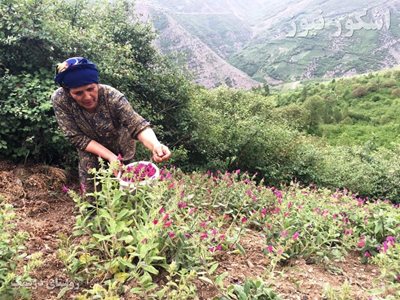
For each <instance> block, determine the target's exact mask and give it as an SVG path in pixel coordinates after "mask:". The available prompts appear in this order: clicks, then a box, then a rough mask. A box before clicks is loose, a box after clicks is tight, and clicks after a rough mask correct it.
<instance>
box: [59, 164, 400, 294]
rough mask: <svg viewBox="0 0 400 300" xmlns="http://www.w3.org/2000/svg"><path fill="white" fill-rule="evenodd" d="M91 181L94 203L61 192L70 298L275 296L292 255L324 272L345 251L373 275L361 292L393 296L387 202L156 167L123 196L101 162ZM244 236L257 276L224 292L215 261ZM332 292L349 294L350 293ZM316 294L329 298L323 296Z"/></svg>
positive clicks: (394, 246) (392, 236)
mask: <svg viewBox="0 0 400 300" xmlns="http://www.w3.org/2000/svg"><path fill="white" fill-rule="evenodd" d="M114 167H115V166H114ZM94 174H95V178H96V181H97V182H98V183H99V184H101V186H102V190H101V191H96V192H95V193H93V194H92V195H91V196H92V197H94V199H95V201H93V199H92V201H91V202H88V201H87V199H85V198H82V197H80V196H79V195H77V194H76V193H75V192H74V191H69V194H70V196H72V198H73V199H74V201H75V202H76V205H77V207H78V209H79V212H78V214H77V218H76V224H75V232H74V236H75V237H76V238H75V239H69V240H64V241H63V245H62V246H61V247H60V250H59V251H58V256H59V258H60V259H61V260H62V261H63V262H64V264H65V265H66V267H67V270H68V272H69V274H70V276H71V279H72V280H73V281H74V282H77V283H79V285H80V286H83V287H84V289H83V290H82V291H81V294H80V295H78V296H77V297H78V298H77V299H81V300H84V299H92V297H94V296H96V297H100V298H105V297H106V296H108V297H109V298H107V299H125V298H129V297H131V296H133V295H136V296H138V297H139V298H141V299H176V300H178V299H196V295H197V293H198V287H199V281H200V282H202V284H203V285H204V284H205V285H206V286H207V287H208V288H209V289H213V290H214V294H215V295H221V297H219V298H213V299H220V300H228V299H280V297H279V296H278V293H277V292H276V291H275V287H274V286H273V282H274V280H273V279H274V277H275V276H277V275H278V271H277V267H278V266H282V265H285V263H286V264H287V263H288V262H289V261H290V260H292V259H296V258H299V257H300V258H303V259H307V260H309V261H314V262H319V263H321V264H323V265H325V266H326V267H327V268H328V267H329V266H331V267H332V268H333V267H334V265H335V262H336V261H338V260H341V259H344V258H345V257H346V256H347V254H348V253H350V252H352V253H358V254H359V256H360V259H361V260H363V261H364V263H376V264H377V265H378V266H379V267H380V268H381V270H382V275H381V276H380V277H379V278H377V283H376V286H370V287H369V289H370V291H368V293H371V294H372V293H375V295H377V294H378V295H381V294H382V295H385V296H388V297H389V298H385V299H396V297H398V296H399V284H400V282H399V280H398V276H399V272H400V268H399V256H398V251H399V247H398V245H399V244H398V238H399V235H400V228H399V226H398V222H399V218H400V214H399V213H400V210H399V209H398V208H394V207H393V205H392V204H390V203H389V202H387V201H385V202H383V201H377V202H374V203H370V202H367V201H365V200H364V199H361V198H358V197H357V196H356V195H354V194H351V193H349V192H348V191H337V192H335V193H332V192H331V191H329V190H325V189H316V188H301V187H299V186H298V185H296V184H293V185H291V186H289V187H287V188H285V189H284V190H280V189H277V188H275V187H267V186H265V185H264V184H263V183H257V182H255V181H254V178H253V177H250V176H249V174H247V173H242V172H241V171H240V170H235V171H233V172H231V173H230V172H226V173H222V172H216V173H210V172H209V173H208V174H205V173H198V172H193V173H191V174H185V173H182V172H181V171H180V170H178V169H163V170H162V172H161V179H160V181H159V182H157V183H156V184H153V185H151V186H139V187H138V188H137V189H136V190H135V191H133V192H128V191H127V190H121V189H120V188H119V185H118V182H117V181H115V180H114V178H113V172H112V169H110V168H108V167H105V165H103V167H102V168H101V169H99V170H98V171H96V172H95V173H94ZM250 231H252V232H256V233H257V236H258V237H259V238H260V239H262V240H263V242H264V243H265V247H263V250H260V251H262V252H263V254H264V255H265V256H266V258H267V259H268V264H267V265H266V270H265V272H263V273H262V275H261V276H259V277H258V278H248V279H247V280H245V281H244V282H243V283H242V284H234V285H226V284H224V279H225V278H227V277H228V276H229V274H228V273H227V272H223V271H221V270H220V269H219V265H220V262H221V259H224V256H223V255H224V254H225V255H229V254H234V253H236V254H237V255H239V254H240V253H242V254H243V253H244V252H245V249H244V248H243V247H242V245H241V244H240V241H241V237H242V236H244V235H246V234H247V233H248V232H250ZM260 254H261V253H260ZM268 282H270V283H268ZM382 287H383V288H382ZM376 288H379V289H380V291H379V292H378V293H376ZM342 289H343V290H342V291H341V293H345V294H346V295H347V296H348V297H350V298H351V297H352V291H351V288H349V287H347V288H346V289H345V288H344V287H343V288H342ZM345 290H346V291H345ZM325 293H326V295H330V297H331V298H330V299H336V298H332V296H333V295H334V294H335V291H332V289H330V290H329V289H328V288H327V290H326V292H325ZM111 297H113V298H111ZM390 297H393V298H390Z"/></svg>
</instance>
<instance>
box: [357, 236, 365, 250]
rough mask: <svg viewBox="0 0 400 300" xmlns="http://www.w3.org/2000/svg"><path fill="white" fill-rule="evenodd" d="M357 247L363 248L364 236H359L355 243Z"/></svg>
mask: <svg viewBox="0 0 400 300" xmlns="http://www.w3.org/2000/svg"><path fill="white" fill-rule="evenodd" d="M357 247H358V248H364V247H365V237H361V238H360V240H359V241H358V243H357Z"/></svg>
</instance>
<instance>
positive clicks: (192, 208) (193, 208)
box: [188, 207, 197, 215]
mask: <svg viewBox="0 0 400 300" xmlns="http://www.w3.org/2000/svg"><path fill="white" fill-rule="evenodd" d="M196 210H197V208H196V207H191V208H189V211H188V213H189V215H192V214H193V213H195V212H196Z"/></svg>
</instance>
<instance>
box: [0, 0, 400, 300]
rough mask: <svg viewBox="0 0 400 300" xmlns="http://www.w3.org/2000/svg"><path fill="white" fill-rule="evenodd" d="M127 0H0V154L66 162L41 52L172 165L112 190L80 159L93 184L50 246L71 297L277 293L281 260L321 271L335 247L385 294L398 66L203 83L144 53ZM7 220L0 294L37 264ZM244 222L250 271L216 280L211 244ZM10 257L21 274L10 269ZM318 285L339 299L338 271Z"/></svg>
mask: <svg viewBox="0 0 400 300" xmlns="http://www.w3.org/2000/svg"><path fill="white" fill-rule="evenodd" d="M89 3H90V5H89ZM130 5H131V4H130V3H129V2H125V1H116V2H113V3H112V4H111V3H109V2H104V3H103V2H102V3H93V2H92V1H90V2H89V1H88V2H86V1H81V0H78V1H75V2H72V1H57V2H54V1H50V0H40V1H34V0H24V1H17V0H5V1H2V2H1V3H0V16H1V18H2V20H4V22H2V23H0V79H1V80H0V120H1V121H0V122H1V123H0V125H1V129H0V148H1V159H12V160H14V161H16V162H27V161H30V162H35V163H36V162H41V163H43V162H45V163H53V164H63V165H64V166H74V164H75V162H73V155H72V153H74V149H72V148H71V146H70V145H69V144H68V143H67V142H66V141H65V139H64V137H63V136H62V135H61V134H60V132H59V130H58V128H57V125H56V122H55V119H54V116H53V112H52V108H51V103H50V102H49V101H50V100H49V97H50V95H51V93H52V91H53V90H54V89H55V85H53V82H52V77H53V74H52V70H53V68H54V66H55V64H56V63H58V62H60V61H62V60H63V59H65V58H66V57H69V56H72V55H83V56H87V57H89V58H91V59H92V60H93V61H95V62H96V63H98V65H99V69H100V70H101V80H102V82H103V83H107V84H111V85H113V86H115V87H116V88H118V89H120V90H121V91H123V92H124V93H125V95H126V96H127V98H128V99H129V100H130V101H131V102H132V104H133V106H134V107H135V108H136V109H137V110H138V111H139V112H140V113H141V114H143V115H144V116H145V117H147V118H148V119H149V120H150V121H151V122H152V123H153V124H154V125H155V128H156V130H157V132H158V135H159V136H160V137H161V139H162V140H163V141H165V142H166V143H167V144H168V145H169V146H170V147H171V148H172V149H173V153H174V164H176V165H177V166H178V168H174V167H171V166H169V167H168V168H165V169H162V172H161V178H160V180H159V181H158V182H157V183H156V184H154V185H151V186H141V187H139V188H137V189H136V190H134V191H131V192H128V191H126V190H121V189H120V187H119V185H118V182H117V181H116V180H115V178H114V175H113V174H114V173H113V168H114V167H115V166H111V168H110V167H109V166H108V165H107V164H106V163H103V164H102V167H101V168H100V169H99V170H97V171H95V170H94V171H93V172H94V175H95V178H96V182H97V184H98V185H97V187H98V186H101V187H102V189H101V190H96V191H95V192H94V193H93V194H91V195H90V196H91V198H85V197H81V196H80V195H78V194H77V193H76V192H74V191H72V190H70V191H69V195H70V196H71V197H72V198H73V200H74V201H75V203H76V207H77V210H78V211H77V212H76V223H75V228H74V235H72V236H71V237H65V238H62V239H61V240H60V247H59V251H58V257H59V259H61V260H62V262H63V263H64V265H65V268H66V270H67V272H68V274H69V276H70V278H71V279H72V280H74V281H76V282H78V283H79V286H80V287H81V289H80V290H79V293H80V295H77V299H120V298H121V299H124V298H127V297H139V298H141V299H177V300H178V299H179V300H180V299H194V298H195V297H196V295H197V292H198V287H199V282H201V283H202V284H206V286H207V287H209V288H210V289H211V288H212V289H213V290H214V291H215V295H216V296H218V297H220V299H279V295H278V292H277V291H276V287H275V286H273V284H271V282H272V283H273V282H274V280H273V279H274V278H276V277H275V276H277V269H278V268H279V267H281V266H282V265H285V263H288V262H289V261H290V260H291V259H297V258H305V259H308V260H311V261H316V262H318V263H321V264H323V265H325V266H327V267H329V266H333V267H334V264H335V262H336V260H338V259H345V257H346V255H347V254H348V253H357V254H358V255H359V256H360V259H361V260H362V261H363V262H364V263H373V264H376V265H377V266H378V267H379V268H380V270H381V274H380V275H377V277H379V278H377V279H378V280H379V282H378V283H377V284H376V286H371V289H374V288H379V289H380V290H378V291H377V290H376V289H374V290H371V291H366V293H368V294H374V295H382V296H385V297H386V296H387V297H388V298H387V299H397V298H398V297H399V296H400V295H399V292H398V291H399V290H400V287H399V284H400V266H399V253H400V249H399V240H400V227H399V226H398V224H399V222H400V214H399V211H400V210H399V208H398V204H397V205H395V204H396V203H399V201H400V144H399V123H400V120H399V118H400V117H399V115H400V114H399V104H400V100H399V97H400V84H399V79H400V71H398V70H389V71H385V72H381V73H376V74H368V75H366V76H358V77H354V78H349V79H335V80H332V81H329V82H306V83H302V84H301V85H300V86H299V87H298V88H296V89H294V90H289V91H280V92H277V91H275V90H273V89H270V87H269V86H268V85H264V86H263V87H260V88H259V89H254V90H251V91H243V90H234V89H229V88H226V87H220V88H218V89H213V90H206V89H204V88H201V87H198V86H196V85H194V84H192V83H190V82H189V81H187V79H185V78H184V77H183V76H182V75H181V74H180V72H178V71H177V70H176V69H175V67H173V66H171V65H170V64H169V63H168V62H167V61H166V60H165V59H164V58H162V57H160V56H159V55H158V54H157V52H156V51H155V50H154V48H153V47H152V46H151V42H152V38H153V35H152V33H151V32H150V30H149V28H148V27H147V26H146V25H143V24H141V23H139V22H138V21H136V20H133V21H132V20H131V19H129V18H128V17H129V16H130V15H131V13H132V11H131V6H130ZM128 20H130V21H128ZM161 21H162V20H161ZM161 21H160V22H161ZM313 51H317V50H315V49H314V48H312V47H311V48H309V49H308V50H307V51H306V52H304V53H303V52H301V51H298V52H297V53H296V55H297V59H298V60H299V61H300V60H302V59H304V58H309V57H311V56H312V55H313V54H312V53H314V52H313ZM280 63H281V65H280V68H281V69H285V68H286V66H287V65H286V64H287V62H285V61H283V60H282V61H281V62H280ZM64 189H65V190H68V189H67V188H66V187H65V188H64ZM52 192H54V191H52ZM89 200H91V201H89ZM12 217H13V211H12V207H11V206H10V205H8V204H6V203H3V201H1V202H0V237H1V239H0V254H1V255H0V268H1V270H0V271H1V272H0V293H1V294H0V296H1V297H3V295H5V296H6V297H9V298H11V299H12V298H13V297H14V298H15V297H16V296H20V295H18V293H21V292H22V293H24V290H23V289H18V290H16V289H15V285H17V286H18V287H21V286H22V285H24V284H25V283H31V282H32V280H31V279H30V278H29V271H30V270H31V269H32V268H33V267H34V266H36V265H39V263H40V261H39V258H40V257H38V256H32V261H31V262H29V263H26V262H22V261H21V259H22V258H23V257H24V256H25V254H24V249H23V248H22V244H23V238H22V235H21V234H15V227H13V224H15V223H12V222H11V219H12ZM250 230H251V231H252V232H256V233H257V236H258V237H259V238H260V239H261V240H262V241H263V243H264V247H263V250H262V252H263V254H264V255H265V258H266V259H267V260H268V263H267V264H266V269H265V272H264V273H263V274H261V275H262V276H258V277H257V278H247V280H245V281H244V282H242V283H240V284H233V285H230V284H226V282H225V281H224V280H225V279H226V278H227V277H228V276H229V274H228V273H227V272H224V271H223V270H221V269H220V268H219V266H220V261H221V259H224V257H223V256H222V255H223V254H226V255H233V254H235V255H240V254H241V253H244V252H245V251H246V250H245V249H244V248H243V246H242V245H241V237H243V236H244V235H246V234H247V233H248V232H250ZM260 255H261V254H260ZM221 257H222V258H221ZM19 263H20V264H22V268H23V269H24V270H25V272H24V273H23V274H18V275H16V266H17V264H19ZM24 263H25V265H23V264H24ZM69 289H71V287H69V286H66V287H64V288H63V289H61V291H60V294H59V297H60V298H61V297H63V296H64V295H66V294H67V293H69V292H72V291H71V290H69ZM324 293H325V297H327V298H329V299H337V298H335V297H336V296H338V297H342V298H346V297H348V298H354V297H353V296H354V295H353V294H352V291H351V290H349V286H348V285H347V284H346V283H344V284H343V286H342V287H341V288H340V290H337V289H336V288H333V287H330V286H327V287H326V291H325V292H324ZM338 294H339V295H338ZM24 295H25V296H26V297H29V294H28V293H25V294H24ZM6 299H7V298H6Z"/></svg>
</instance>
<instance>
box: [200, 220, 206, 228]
mask: <svg viewBox="0 0 400 300" xmlns="http://www.w3.org/2000/svg"><path fill="white" fill-rule="evenodd" d="M199 225H200V227H202V228H206V227H207V222H206V221H201V222H200V224H199Z"/></svg>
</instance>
